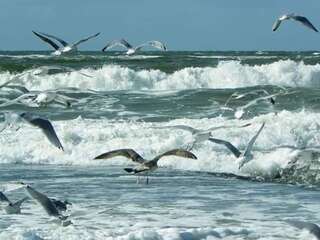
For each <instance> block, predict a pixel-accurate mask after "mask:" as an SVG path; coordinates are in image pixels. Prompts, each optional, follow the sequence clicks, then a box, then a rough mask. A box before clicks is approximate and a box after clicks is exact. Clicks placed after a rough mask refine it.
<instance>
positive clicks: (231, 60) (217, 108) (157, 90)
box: [0, 52, 320, 239]
mask: <svg viewBox="0 0 320 240" xmlns="http://www.w3.org/2000/svg"><path fill="white" fill-rule="evenodd" d="M319 63H320V55H318V53H313V52H166V53H162V52H146V53H143V54H141V55H134V56H130V57H128V56H124V55H122V53H121V52H111V53H108V54H103V53H100V52H85V53H81V54H77V55H70V56H63V57H59V58H57V57H52V56H50V55H49V53H46V52H0V85H1V84H3V83H5V82H7V81H9V80H12V81H11V82H10V83H8V84H7V85H6V86H4V87H2V88H0V111H1V112H2V113H5V112H21V111H30V112H33V113H36V114H38V115H40V116H42V117H45V118H48V119H50V120H52V124H53V126H54V128H55V130H56V132H57V135H58V136H59V138H60V140H61V142H62V145H63V146H64V149H65V152H61V151H60V150H58V149H56V148H55V147H54V146H52V145H51V144H50V142H49V141H48V140H47V139H46V138H45V136H44V134H43V133H42V132H41V131H40V130H39V129H37V128H34V127H32V126H30V125H28V124H27V123H18V126H19V127H20V128H19V130H18V131H17V127H8V128H7V129H5V130H4V131H3V132H1V133H0V144H1V155H0V163H1V166H2V167H1V170H0V172H1V175H0V181H1V183H2V184H5V183H7V182H10V181H16V180H23V181H25V182H27V183H32V185H33V186H34V187H35V188H36V189H38V190H39V191H41V192H44V193H46V194H48V195H50V196H54V197H58V198H62V199H64V198H67V199H69V200H70V201H72V202H73V203H74V204H73V206H72V209H71V210H70V214H71V217H70V218H71V219H72V221H73V222H74V224H73V226H68V227H60V226H58V225H56V224H55V223H53V222H52V221H50V218H49V217H48V216H47V215H46V214H45V212H44V211H43V209H41V207H40V206H38V205H36V203H35V202H34V201H32V200H29V201H27V202H26V204H24V205H23V206H22V214H21V215H6V214H5V213H4V214H3V215H2V217H1V221H0V239H75V238H77V239H311V237H312V235H310V234H309V233H308V231H307V230H301V229H297V228H294V227H292V226H291V225H290V224H288V223H287V222H286V221H288V220H299V221H305V222H314V223H317V222H319V214H318V212H317V209H318V208H317V207H318V199H319V193H318V185H319V176H318V169H319V156H320V155H319V153H318V146H319V142H320V135H319V134H318V133H319V128H320V120H319V119H320V118H319V117H320V114H319V107H320V105H319V96H320V95H319V93H320V91H319V90H320V65H319ZM61 66H63V67H70V68H72V70H70V69H67V70H66V69H58V68H57V67H61ZM46 67H55V68H56V69H51V70H50V71H48V72H45V71H43V69H45V68H46ZM46 92H51V93H55V94H56V93H57V94H58V95H59V96H60V97H62V98H64V99H67V100H68V102H69V103H70V106H67V105H64V104H61V103H59V102H55V103H51V102H50V103H43V102H42V103H39V102H35V101H34V99H35V98H32V97H31V98H30V97H28V96H30V95H32V96H37V94H39V93H46ZM271 97H272V98H273V99H274V100H275V104H274V105H273V104H272V103H271V102H270V98H271ZM0 120H1V121H3V120H4V116H3V115H2V114H1V116H0ZM263 122H265V128H264V129H263V130H262V132H261V134H260V136H259V137H258V139H257V141H256V143H255V145H254V147H253V155H254V158H253V160H252V161H250V162H249V163H247V164H246V165H245V166H244V167H243V168H242V169H240V170H239V169H238V160H237V159H236V158H235V157H234V156H233V155H232V154H231V153H230V152H229V151H228V150H227V149H226V148H225V147H224V146H221V145H217V144H214V143H212V142H209V141H202V142H197V143H196V144H195V145H194V147H193V149H192V152H193V153H194V154H195V155H196V156H197V157H198V159H197V160H192V159H183V158H176V157H173V158H172V157H166V158H163V160H161V161H159V165H160V169H158V170H157V171H155V172H154V173H152V175H151V182H150V184H149V185H145V184H136V179H135V177H134V176H130V175H128V174H127V173H126V172H125V171H123V170H122V169H123V167H125V166H128V165H131V163H130V162H129V161H127V160H125V159H123V158H121V157H119V158H115V159H112V160H106V161H93V160H92V159H93V158H94V157H95V156H97V155H98V154H101V153H103V152H105V151H110V150H114V149H118V148H133V149H135V150H136V151H138V152H139V153H140V154H141V155H142V156H144V157H146V158H148V159H151V158H152V157H153V156H155V155H157V154H160V153H163V152H165V151H167V150H170V149H173V148H185V147H186V146H190V143H191V142H193V141H194V139H195V136H194V135H192V133H191V132H189V131H185V130H182V129H177V128H165V126H172V125H187V126H191V127H194V128H197V129H208V128H211V127H218V126H224V125H225V126H240V125H244V124H247V123H251V125H250V126H248V127H244V128H237V127H234V128H220V129H218V130H215V131H212V135H213V137H215V138H221V139H224V140H227V141H230V142H232V143H233V144H234V145H235V146H237V147H238V148H239V149H240V150H244V149H245V148H246V145H247V143H248V142H249V140H250V139H251V137H252V136H253V135H254V134H255V133H256V131H257V130H258V128H259V127H260V125H261V123H263ZM2 124H3V122H2ZM291 184H293V185H291ZM301 184H302V185H303V187H301ZM8 196H9V197H11V198H13V199H18V198H19V197H22V196H23V191H21V190H18V191H15V192H10V193H8Z"/></svg>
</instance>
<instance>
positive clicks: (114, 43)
mask: <svg viewBox="0 0 320 240" xmlns="http://www.w3.org/2000/svg"><path fill="white" fill-rule="evenodd" d="M116 46H121V47H125V48H126V49H127V52H126V54H127V55H133V54H135V53H136V52H137V51H139V50H141V48H143V47H145V46H151V47H154V48H157V49H160V50H163V51H167V47H166V46H165V45H164V44H163V43H162V42H159V41H149V42H146V43H143V44H141V45H139V46H137V47H133V46H132V45H131V44H130V43H128V42H127V41H126V40H124V39H120V40H113V41H111V42H110V43H108V44H107V45H106V46H105V47H104V48H103V49H102V51H103V52H104V51H106V50H108V49H110V48H113V47H116Z"/></svg>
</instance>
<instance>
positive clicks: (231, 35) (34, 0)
mask: <svg viewBox="0 0 320 240" xmlns="http://www.w3.org/2000/svg"><path fill="white" fill-rule="evenodd" d="M319 10H320V1H319V0H264V1H263V0H53V1H50V0H1V1H0V26H1V38H0V43H1V45H0V50H51V47H50V46H49V45H48V44H46V43H44V42H42V41H41V40H40V39H38V38H37V37H36V36H34V35H33V34H32V32H31V31H32V30H35V31H40V32H45V33H49V34H52V35H56V36H58V37H60V38H62V39H64V40H66V41H67V42H70V43H72V42H75V41H77V40H79V39H81V38H84V37H86V36H89V35H91V34H94V33H96V32H101V34H100V36H99V37H98V38H96V39H93V40H90V41H88V42H86V43H84V44H82V45H80V47H79V49H80V50H101V49H102V48H103V47H104V45H106V44H107V43H108V42H109V41H111V40H113V39H120V38H125V39H126V40H127V41H129V42H130V43H131V44H132V45H138V44H141V43H143V42H145V41H149V40H160V41H162V42H164V43H165V44H166V45H167V46H168V49H169V50H179V51H180V50H194V51H196V50H209V51H225V50H239V51H241V50H243V51H245V50H287V51H295V50H297V51H301V50H319V49H320V33H315V32H313V31H310V30H309V29H307V28H305V27H304V26H302V25H301V24H300V23H297V22H292V21H290V22H286V23H285V24H283V25H281V26H280V28H279V31H277V32H272V30H271V28H272V25H273V22H274V21H275V19H276V18H278V17H279V16H280V15H282V14H285V13H296V14H300V15H304V16H306V17H308V18H309V20H310V21H311V22H312V23H313V24H314V25H315V26H316V27H317V28H318V29H319V30H320V14H319Z"/></svg>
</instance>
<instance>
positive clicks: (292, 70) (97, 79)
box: [0, 60, 320, 91]
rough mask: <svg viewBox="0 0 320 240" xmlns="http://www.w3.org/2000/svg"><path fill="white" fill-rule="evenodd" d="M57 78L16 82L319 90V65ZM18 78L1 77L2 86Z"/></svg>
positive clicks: (107, 68)
mask: <svg viewBox="0 0 320 240" xmlns="http://www.w3.org/2000/svg"><path fill="white" fill-rule="evenodd" d="M80 71H81V73H85V74H87V75H91V76H93V78H88V77H85V76H83V75H81V74H80V72H79V71H75V72H72V73H59V74H54V75H45V76H35V75H33V74H32V73H27V74H25V75H24V76H23V77H21V78H20V79H18V80H16V83H18V84H21V85H24V86H26V87H27V88H30V89H32V90H45V89H55V88H66V87H75V88H79V89H92V90H99V91H108V90H183V89H195V88H216V89H219V88H240V87H249V86H256V85H281V86H288V87H320V81H319V79H320V64H316V65H307V64H305V63H303V62H295V61H292V60H281V61H278V62H274V63H271V64H265V65H255V66H250V65H246V64H241V62H239V61H222V62H220V63H219V64H218V65H217V66H216V67H204V68H200V67H188V68H184V69H181V70H178V71H175V72H173V73H170V74H169V73H165V72H162V71H160V70H133V69H131V68H128V67H122V66H119V65H104V66H103V67H101V68H99V69H93V68H86V69H81V70H80ZM14 76H15V75H13V74H10V73H8V72H2V73H1V74H0V84H1V83H4V82H5V81H7V80H8V79H10V78H12V77H14Z"/></svg>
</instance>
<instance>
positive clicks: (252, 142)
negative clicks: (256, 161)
mask: <svg viewBox="0 0 320 240" xmlns="http://www.w3.org/2000/svg"><path fill="white" fill-rule="evenodd" d="M264 125H265V123H262V125H261V127H260V129H259V130H258V132H257V133H256V134H255V135H254V136H253V137H252V138H251V140H250V141H249V143H248V146H247V148H246V150H245V151H244V154H243V156H248V155H249V154H250V153H251V150H252V147H253V144H254V143H255V141H256V140H257V138H258V136H259V135H260V133H261V131H262V129H263V127H264Z"/></svg>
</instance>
